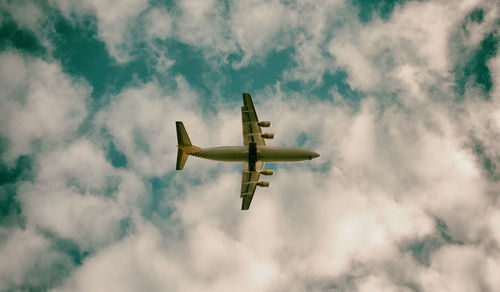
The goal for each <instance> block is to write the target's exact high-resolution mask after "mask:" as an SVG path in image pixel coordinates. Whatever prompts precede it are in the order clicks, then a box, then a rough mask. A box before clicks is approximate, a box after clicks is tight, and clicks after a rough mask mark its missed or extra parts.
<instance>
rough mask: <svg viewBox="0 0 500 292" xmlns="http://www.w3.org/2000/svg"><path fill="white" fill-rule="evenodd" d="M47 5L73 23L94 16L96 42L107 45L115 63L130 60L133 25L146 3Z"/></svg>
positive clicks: (58, 1)
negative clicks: (96, 33) (57, 10)
mask: <svg viewBox="0 0 500 292" xmlns="http://www.w3.org/2000/svg"><path fill="white" fill-rule="evenodd" d="M49 3H50V4H51V5H52V6H53V7H55V8H57V9H59V10H60V11H61V12H62V14H63V15H64V16H65V17H66V18H67V19H69V20H72V21H76V22H78V21H81V20H82V19H84V18H85V17H87V16H95V19H96V25H97V31H98V35H99V38H100V39H101V40H102V41H103V42H104V43H105V44H106V48H107V49H108V51H109V54H110V55H111V56H112V57H113V58H115V60H116V61H117V62H118V63H125V62H128V61H130V60H131V51H132V50H133V48H134V47H133V45H134V43H133V41H132V39H133V38H134V31H133V30H134V29H135V27H134V24H135V23H136V22H137V20H138V18H139V16H140V14H141V13H142V12H144V11H145V10H146V9H147V7H148V3H147V1H145V0H139V1H136V0H128V1H112V0H109V1H95V0H87V1H72V0H51V1H49Z"/></svg>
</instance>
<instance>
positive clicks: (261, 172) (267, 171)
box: [260, 169, 274, 175]
mask: <svg viewBox="0 0 500 292" xmlns="http://www.w3.org/2000/svg"><path fill="white" fill-rule="evenodd" d="M260 174H263V175H273V174H274V171H272V170H270V169H263V170H261V171H260Z"/></svg>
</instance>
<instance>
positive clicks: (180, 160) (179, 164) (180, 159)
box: [175, 148, 188, 170]
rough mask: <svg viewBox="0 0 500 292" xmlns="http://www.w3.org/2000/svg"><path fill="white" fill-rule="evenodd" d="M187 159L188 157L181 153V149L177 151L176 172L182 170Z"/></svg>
mask: <svg viewBox="0 0 500 292" xmlns="http://www.w3.org/2000/svg"><path fill="white" fill-rule="evenodd" d="M187 159H188V155H187V154H186V153H184V151H182V150H181V148H179V149H177V164H176V166H175V169H177V170H181V169H183V168H184V164H186V161H187Z"/></svg>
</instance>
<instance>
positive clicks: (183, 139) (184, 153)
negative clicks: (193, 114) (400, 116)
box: [175, 121, 200, 170]
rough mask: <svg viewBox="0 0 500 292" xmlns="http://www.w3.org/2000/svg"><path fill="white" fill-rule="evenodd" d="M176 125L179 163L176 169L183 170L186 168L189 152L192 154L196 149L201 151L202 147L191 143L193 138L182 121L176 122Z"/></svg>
mask: <svg viewBox="0 0 500 292" xmlns="http://www.w3.org/2000/svg"><path fill="white" fill-rule="evenodd" d="M175 127H176V129H177V147H178V150H177V164H176V166H175V169H177V170H181V169H183V168H184V164H186V161H187V158H188V155H189V154H192V153H193V152H195V151H199V150H200V148H198V147H196V146H193V145H192V144H191V140H190V139H189V136H188V134H187V132H186V128H184V124H183V123H182V122H180V121H177V122H175Z"/></svg>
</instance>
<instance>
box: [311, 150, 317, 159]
mask: <svg viewBox="0 0 500 292" xmlns="http://www.w3.org/2000/svg"><path fill="white" fill-rule="evenodd" d="M317 157H319V154H318V153H316V152H312V151H311V153H309V159H314V158H317Z"/></svg>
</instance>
